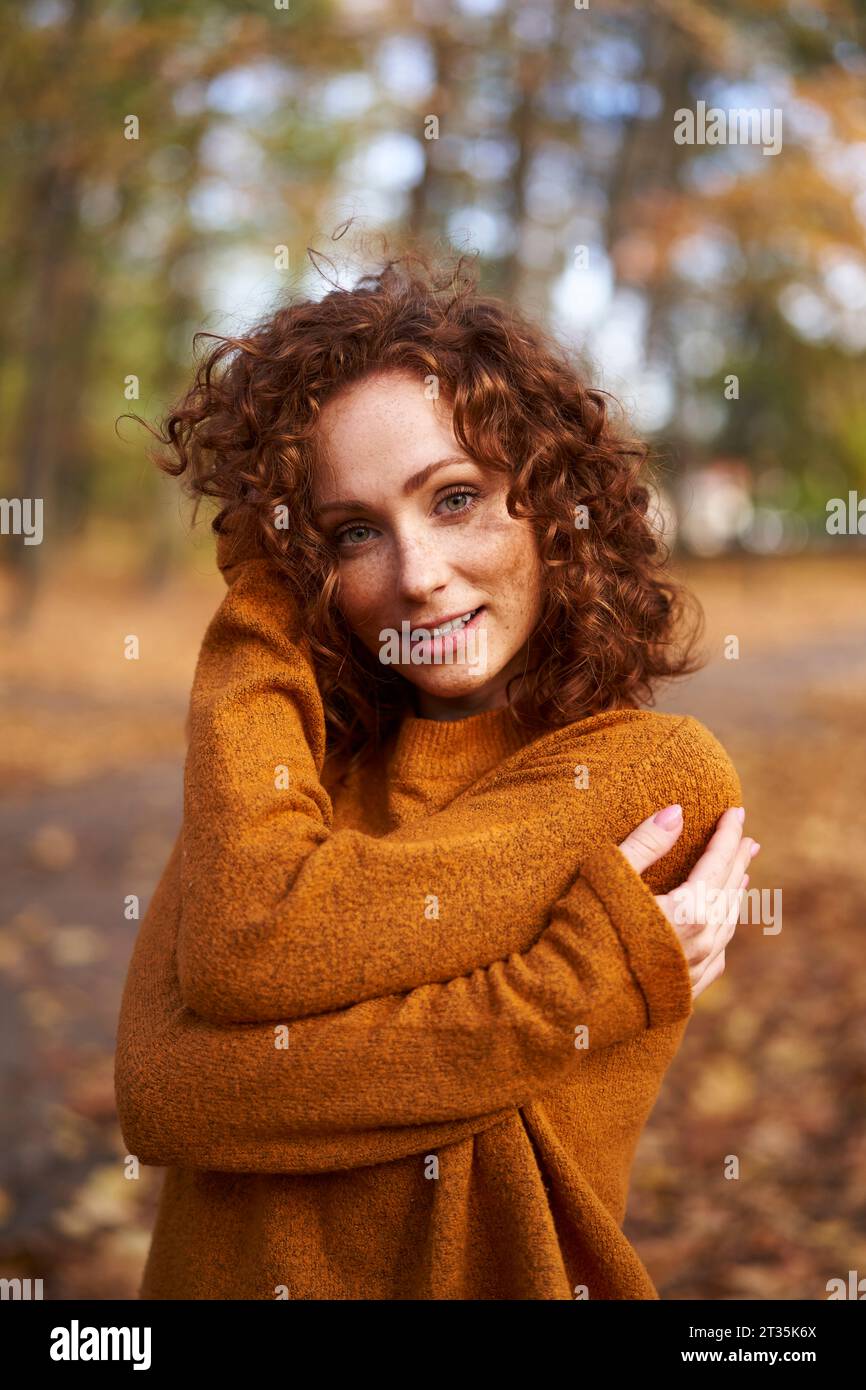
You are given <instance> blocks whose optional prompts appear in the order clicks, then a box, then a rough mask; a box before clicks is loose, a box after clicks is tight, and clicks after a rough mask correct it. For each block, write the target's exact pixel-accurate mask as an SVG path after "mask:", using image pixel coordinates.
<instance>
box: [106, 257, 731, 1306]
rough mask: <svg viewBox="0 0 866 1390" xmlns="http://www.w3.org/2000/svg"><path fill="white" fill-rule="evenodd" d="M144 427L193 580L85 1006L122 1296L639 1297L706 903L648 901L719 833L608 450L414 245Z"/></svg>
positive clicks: (209, 372)
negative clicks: (126, 937)
mask: <svg viewBox="0 0 866 1390" xmlns="http://www.w3.org/2000/svg"><path fill="white" fill-rule="evenodd" d="M461 264H462V263H461ZM224 358H227V359H228V361H227V365H225V366H224V370H222V371H218V370H216V369H217V368H218V367H219V366H220V365H221V364H222V363H223V359H224ZM163 442H164V443H169V444H171V446H172V447H173V449H174V450H175V452H176V454H177V462H176V463H171V462H163V466H164V467H166V468H167V469H168V470H169V471H171V472H174V473H176V474H182V473H184V472H186V471H187V470H188V472H189V482H190V485H191V487H192V490H193V491H194V492H195V493H197V495H199V496H213V497H217V498H219V499H220V500H221V501H222V503H223V506H222V509H221V511H220V512H219V514H218V516H217V518H216V520H215V523H214V528H215V530H216V531H217V534H218V541H217V563H218V565H219V568H220V570H221V572H222V574H223V577H224V579H225V581H226V585H227V592H226V594H225V596H224V598H223V601H222V603H221V604H220V606H219V608H218V610H217V612H216V614H215V615H214V617H213V619H212V620H211V623H210V625H209V627H208V629H207V632H206V633H205V635H204V639H203V641H202V646H201V651H200V653H199V658H198V662H197V665H196V673H195V678H194V681H193V689H192V694H191V699H190V715H189V726H188V727H189V749H188V753H187V759H186V765H185V769H184V815H183V825H182V827H181V829H180V832H179V834H178V837H177V841H176V844H175V847H174V850H173V852H172V855H171V857H170V859H169V862H168V864H167V865H166V868H165V871H164V873H163V876H162V878H161V880H160V883H159V885H158V887H157V890H156V892H155V894H154V896H153V899H152V901H151V904H150V906H149V908H148V912H147V914H146V916H145V919H144V921H143V922H142V926H141V930H140V933H139V937H138V940H137V942H136V947H135V953H134V956H133V960H132V962H131V965H130V970H129V975H128V978H127V983H126V988H125V991H124V997H123V1003H122V1008H121V1015H120V1021H119V1027H118V1048H117V1059H116V1088H117V1102H118V1112H119V1115H120V1120H121V1126H122V1130H123V1134H124V1137H125V1139H126V1142H127V1143H128V1145H129V1147H130V1151H131V1152H133V1153H136V1154H137V1155H138V1157H139V1159H140V1160H141V1161H142V1162H144V1163H153V1164H158V1165H162V1166H166V1167H167V1168H168V1170H169V1171H168V1173H167V1175H166V1180H165V1184H164V1187H163V1191H162V1195H161V1199H160V1208H159V1214H158V1219H157V1224H156V1230H155V1232H154V1238H153V1243H152V1246H151V1250H150V1255H149V1258H148V1262H147V1267H146V1270H145V1274H144V1279H143V1282H142V1286H141V1295H142V1297H145V1298H275V1297H278V1298H279V1297H288V1298H315V1299H324V1298H352V1299H355V1298H357V1299H368V1298H375V1299H419V1298H420V1299H453V1298H466V1299H499V1298H503V1299H513V1298H539V1299H548V1298H551V1299H572V1298H592V1299H598V1298H620V1299H622V1298H632V1299H634V1298H657V1297H658V1294H657V1291H656V1289H655V1286H654V1285H653V1282H652V1279H651V1277H650V1275H649V1273H648V1271H647V1270H646V1268H645V1267H644V1265H643V1263H642V1261H641V1259H640V1257H639V1255H638V1254H637V1252H636V1251H635V1250H634V1249H633V1248H632V1246H631V1245H630V1244H629V1242H628V1241H627V1240H626V1239H625V1236H624V1235H623V1233H622V1230H621V1224H622V1221H623V1218H624V1215H625V1207H626V1196H627V1191H628V1181H629V1170H630V1165H631V1162H632V1158H633V1155H634V1151H635V1148H636V1145H637V1141H638V1138H639V1136H640V1132H641V1129H642V1127H643V1125H644V1124H645V1122H646V1119H647V1117H648V1115H649V1113H650V1110H651V1109H652V1106H653V1103H654V1100H655V1097H656V1095H657V1093H658V1090H659V1087H660V1085H661V1081H662V1078H663V1076H664V1073H665V1071H666V1069H667V1067H668V1066H669V1064H670V1062H671V1060H672V1058H673V1056H674V1055H675V1053H676V1051H677V1048H678V1046H679V1044H680V1042H681V1040H682V1036H683V1032H684V1030H685V1026H686V1023H687V1021H688V1018H689V1016H690V1014H691V1011H692V1002H693V999H694V998H695V997H696V995H697V994H699V993H700V992H701V991H702V990H703V989H705V988H706V987H707V986H708V985H710V984H711V983H712V982H713V980H715V979H716V978H717V977H718V975H719V974H720V973H721V971H722V970H723V969H724V951H725V946H726V945H727V943H728V941H729V940H730V937H731V935H732V934H733V929H734V924H735V922H736V914H731V915H730V917H729V919H726V920H725V921H719V920H715V921H707V920H706V919H703V918H701V917H700V915H699V914H698V912H697V911H692V912H691V913H689V912H688V911H684V909H683V901H684V899H683V896H682V894H683V891H684V890H686V889H687V890H688V892H689V893H691V894H692V897H693V898H694V899H697V898H698V896H699V892H698V891H697V890H700V888H701V886H702V885H704V886H709V887H711V888H714V889H718V888H724V889H725V890H726V893H727V896H728V897H733V898H734V899H736V898H737V895H738V894H739V893H740V892H741V891H742V888H743V886H744V885H745V884H746V883H747V881H748V879H747V876H746V874H745V869H746V865H747V862H748V859H749V856H750V852H751V848H752V842H751V841H749V840H747V839H744V838H743V835H742V815H741V814H740V813H739V812H738V811H737V810H736V809H734V808H736V807H737V806H738V803H739V801H740V797H741V793H740V785H739V780H738V778H737V774H736V772H735V770H734V768H733V767H732V766H731V763H730V760H729V759H728V757H727V755H726V754H725V751H724V749H723V748H722V747H721V746H720V745H719V743H718V742H717V740H716V739H715V738H714V737H713V735H712V734H711V733H710V732H709V730H707V729H705V728H704V727H703V726H702V725H701V724H699V723H698V722H697V721H696V720H695V719H692V718H690V717H684V718H683V717H675V716H673V715H662V714H655V713H652V712H651V711H649V710H647V709H643V708H641V707H640V705H641V696H642V695H643V696H644V697H648V696H650V695H651V692H652V689H653V685H654V683H655V681H656V680H657V679H659V678H661V677H663V676H672V675H677V674H683V673H685V672H686V671H688V670H691V669H694V666H693V663H692V660H691V658H690V656H689V653H688V650H686V651H684V652H679V653H678V651H677V647H676V641H677V637H678V635H679V634H678V618H679V616H680V599H681V595H680V594H679V591H678V590H677V589H676V588H675V586H673V585H672V583H671V581H670V580H669V577H668V576H667V575H666V572H665V570H664V558H665V557H664V554H663V549H662V545H661V541H660V538H659V536H658V534H657V533H656V531H655V530H654V529H653V527H652V525H651V524H650V521H649V520H648V507H649V499H650V491H649V488H648V486H647V482H646V479H645V463H646V459H645V450H644V449H643V447H642V446H640V445H637V444H631V443H628V442H624V441H622V440H620V439H618V438H617V437H616V436H615V435H614V433H613V432H612V429H611V427H610V425H609V423H608V419H607V415H606V411H605V405H604V400H603V396H602V394H601V393H600V392H597V391H594V390H593V389H591V388H589V387H587V386H586V385H585V384H584V383H583V382H582V381H581V379H580V377H579V375H578V373H577V372H576V370H575V369H574V367H573V366H572V365H571V364H570V363H569V362H568V361H567V359H566V358H565V357H564V355H563V354H562V353H561V351H560V350H559V349H558V348H557V347H556V346H555V345H554V344H552V343H551V342H549V341H548V340H547V339H546V338H545V336H544V335H543V333H542V332H541V330H540V329H538V328H536V327H535V326H533V325H531V324H529V323H527V322H526V321H525V320H523V319H522V318H521V317H520V316H519V315H517V314H516V313H515V312H514V311H512V310H509V309H507V308H506V307H505V306H504V305H502V304H501V303H499V302H498V301H496V300H492V299H489V298H485V297H484V296H482V295H480V294H479V292H478V289H477V286H476V285H474V284H473V283H472V282H471V280H470V279H468V278H464V277H462V275H461V273H460V265H458V267H457V270H456V271H452V272H451V273H450V274H449V275H447V276H446V277H445V278H444V279H442V280H441V281H437V279H436V276H435V273H434V272H432V271H431V270H430V267H429V266H428V265H426V264H425V263H423V262H419V260H418V258H407V259H406V260H405V262H396V263H389V264H388V265H387V266H386V267H385V268H384V269H383V270H382V272H381V273H380V274H379V275H378V276H375V277H367V278H366V279H365V280H363V281H361V282H360V283H359V285H357V286H356V287H355V288H354V289H350V290H335V291H333V293H331V294H328V295H326V296H325V298H324V299H323V300H321V301H319V302H301V303H297V304H294V305H292V306H290V307H288V308H285V309H282V310H280V311H279V312H278V313H276V314H275V315H274V316H273V318H272V319H270V320H269V321H268V322H267V323H266V324H264V325H262V326H261V328H260V329H259V330H258V331H257V332H255V333H253V334H252V335H250V336H248V337H247V338H244V339H232V340H227V341H226V342H225V343H224V344H223V345H222V346H220V347H218V348H217V349H216V350H215V351H214V352H213V353H212V355H211V357H210V359H209V360H208V362H207V363H205V364H204V367H203V368H202V369H200V371H199V374H198V377H197V380H196V383H195V384H194V386H193V387H192V388H191V390H190V391H189V393H188V394H187V396H186V397H185V399H184V401H183V402H182V403H181V404H180V406H179V407H178V409H177V410H176V411H175V412H174V414H173V415H172V416H171V417H170V418H169V421H168V423H167V430H166V436H165V438H164V440H163ZM578 514H580V515H581V516H583V515H585V514H588V516H589V518H590V525H589V527H584V526H581V527H580V528H578V526H577V525H576V523H575V517H576V516H577V515H578ZM286 519H288V525H286ZM404 632H405V634H406V635H407V636H408V638H409V639H410V641H409V643H408V650H404V648H403V647H402V645H401V646H399V647H398V648H397V652H396V660H395V659H393V647H392V646H391V638H392V637H393V636H394V634H395V633H404ZM482 638H483V641H479V642H478V645H479V646H480V647H481V649H482V653H483V659H482V660H481V661H474V660H472V659H470V657H469V656H468V655H467V648H469V646H470V641H471V643H472V645H473V646H474V644H475V641H476V639H482ZM662 808H664V811H663V814H656V813H661V812H662ZM717 822H718V828H716V826H717ZM714 828H716V833H715V834H713V831H714ZM711 836H712V839H711V838H710V837H711ZM623 837H625V838H623ZM708 842H709V844H708ZM687 875H688V879H687V882H686V883H684V882H683V880H684V879H686V876H687ZM693 890H695V891H693ZM687 901H690V899H687Z"/></svg>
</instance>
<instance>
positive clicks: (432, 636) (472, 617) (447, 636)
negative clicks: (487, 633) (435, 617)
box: [411, 603, 487, 649]
mask: <svg viewBox="0 0 866 1390" xmlns="http://www.w3.org/2000/svg"><path fill="white" fill-rule="evenodd" d="M486 611H487V610H486V608H485V606H484V604H483V603H482V604H481V606H480V607H479V608H473V609H472V610H471V611H470V612H469V613H468V614H464V615H463V616H462V617H460V618H452V619H451V621H450V622H448V623H443V624H442V627H434V628H423V627H421V628H415V629H414V630H413V632H412V634H411V636H412V641H413V642H416V641H417V643H418V645H419V646H421V647H426V646H428V645H435V644H437V643H438V645H439V646H440V647H442V648H443V649H444V648H445V647H447V646H449V645H452V646H453V645H454V644H455V642H456V640H457V634H458V633H459V632H469V631H470V630H471V629H472V628H476V627H478V626H479V625H480V623H481V619H482V617H483V615H484V613H485V612H486ZM421 634H423V636H422V635H421Z"/></svg>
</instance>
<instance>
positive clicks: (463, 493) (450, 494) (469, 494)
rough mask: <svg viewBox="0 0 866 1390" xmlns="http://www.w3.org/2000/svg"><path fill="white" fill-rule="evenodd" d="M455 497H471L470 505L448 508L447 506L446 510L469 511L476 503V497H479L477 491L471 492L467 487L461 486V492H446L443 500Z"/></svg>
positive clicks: (446, 500) (447, 500)
mask: <svg viewBox="0 0 866 1390" xmlns="http://www.w3.org/2000/svg"><path fill="white" fill-rule="evenodd" d="M454 497H468V498H469V505H468V506H466V507H447V508H446V511H449V512H468V511H469V510H470V508H471V507H472V506H473V505H474V503H475V499H476V497H477V493H474V492H469V491H467V490H466V489H465V488H461V489H460V491H459V492H447V493H446V494H445V496H444V497H443V498H442V501H443V502H450V501H451V500H452V498H454Z"/></svg>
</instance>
